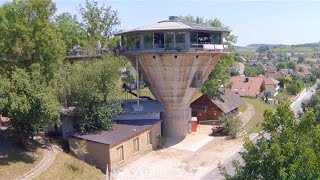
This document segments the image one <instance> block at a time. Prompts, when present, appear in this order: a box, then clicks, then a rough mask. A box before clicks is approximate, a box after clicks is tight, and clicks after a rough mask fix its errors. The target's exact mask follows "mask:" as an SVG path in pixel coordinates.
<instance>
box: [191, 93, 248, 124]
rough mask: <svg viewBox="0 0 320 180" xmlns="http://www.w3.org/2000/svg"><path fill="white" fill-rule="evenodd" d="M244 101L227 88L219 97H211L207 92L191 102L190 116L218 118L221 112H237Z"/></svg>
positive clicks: (209, 118)
mask: <svg viewBox="0 0 320 180" xmlns="http://www.w3.org/2000/svg"><path fill="white" fill-rule="evenodd" d="M243 103H244V101H243V100H242V99H241V97H240V96H239V95H238V94H236V93H234V92H232V91H230V90H228V91H226V92H225V93H224V94H221V95H220V97H217V98H215V99H214V98H211V97H209V96H208V95H207V94H204V95H202V96H200V97H199V98H198V99H196V100H195V101H193V102H192V103H191V105H190V106H191V109H192V117H197V118H198V121H212V120H218V119H219V117H220V116H221V115H223V114H228V113H232V112H237V110H238V108H239V107H240V106H241V105H242V104H243Z"/></svg>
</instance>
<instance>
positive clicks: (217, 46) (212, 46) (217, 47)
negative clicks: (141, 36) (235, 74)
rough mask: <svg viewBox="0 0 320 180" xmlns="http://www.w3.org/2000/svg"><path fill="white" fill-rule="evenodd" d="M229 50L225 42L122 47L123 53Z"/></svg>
mask: <svg viewBox="0 0 320 180" xmlns="http://www.w3.org/2000/svg"><path fill="white" fill-rule="evenodd" d="M201 51H209V52H228V51H229V47H228V45H224V44H192V45H191V47H190V48H180V47H176V48H154V49H129V50H128V49H125V47H124V46H121V47H120V52H121V53H161V52H201Z"/></svg>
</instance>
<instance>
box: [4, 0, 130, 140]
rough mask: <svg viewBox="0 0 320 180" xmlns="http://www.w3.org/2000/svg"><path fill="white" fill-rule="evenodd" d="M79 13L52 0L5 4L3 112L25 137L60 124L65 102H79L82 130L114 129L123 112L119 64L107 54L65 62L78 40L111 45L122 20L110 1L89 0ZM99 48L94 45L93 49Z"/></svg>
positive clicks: (19, 0)
mask: <svg viewBox="0 0 320 180" xmlns="http://www.w3.org/2000/svg"><path fill="white" fill-rule="evenodd" d="M79 14H80V17H81V19H80V20H79V19H78V17H77V16H76V15H72V14H69V13H62V14H58V15H56V5H55V3H54V2H53V1H52V0H13V1H12V2H7V3H5V4H3V5H2V6H0V68H1V70H2V71H1V72H0V113H1V114H4V115H5V116H8V117H9V118H10V119H11V125H12V130H13V131H14V132H15V134H16V135H18V136H20V137H24V138H28V137H30V136H32V135H33V134H34V133H36V132H39V131H42V130H43V129H44V128H45V127H47V126H49V125H52V124H59V123H60V118H59V117H60V111H61V107H62V106H74V107H76V108H75V109H76V111H77V115H78V118H79V121H76V123H75V128H76V129H77V130H79V131H81V132H83V131H91V130H103V129H109V128H110V127H111V126H112V122H111V117H113V116H114V115H116V114H117V113H119V112H120V111H121V106H120V104H119V101H118V98H119V97H120V96H121V91H120V90H119V88H118V80H119V72H118V70H119V68H120V67H121V66H122V65H123V64H124V63H123V62H124V59H123V58H119V57H114V56H107V57H105V58H104V59H101V60H96V61H94V60H93V61H92V62H90V63H83V64H81V63H79V64H78V63H75V64H68V63H67V62H66V61H63V60H64V58H65V55H66V54H67V52H68V50H70V48H72V47H73V46H75V45H80V46H82V47H87V46H92V45H93V44H94V46H97V45H98V43H99V42H101V44H102V48H103V47H104V45H106V46H109V45H110V44H113V45H114V42H116V40H115V39H113V38H111V37H110V35H111V33H113V32H114V31H115V30H116V26H117V25H119V23H120V21H119V18H118V13H117V11H115V10H113V9H112V8H111V7H110V6H105V5H102V6H100V5H99V4H98V3H97V2H94V1H88V0H87V1H86V2H85V4H84V6H80V9H79ZM96 49H97V48H96V47H95V49H94V50H96Z"/></svg>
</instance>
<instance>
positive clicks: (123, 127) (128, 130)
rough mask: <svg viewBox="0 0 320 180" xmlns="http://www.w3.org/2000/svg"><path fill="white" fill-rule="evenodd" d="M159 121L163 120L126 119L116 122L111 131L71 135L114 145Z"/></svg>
mask: <svg viewBox="0 0 320 180" xmlns="http://www.w3.org/2000/svg"><path fill="white" fill-rule="evenodd" d="M158 122H161V120H124V121H121V122H118V124H115V125H114V127H113V129H112V130H111V131H100V132H95V133H90V134H77V133H72V134H70V136H71V137H75V138H80V139H84V140H88V141H93V142H97V143H102V144H108V145H109V146H111V147H112V146H115V145H117V144H120V143H122V142H124V141H126V140H128V139H130V138H132V137H134V136H136V135H138V134H141V133H142V132H144V131H146V130H147V129H149V128H151V127H152V126H153V125H155V124H156V123H158ZM120 123H121V124H120Z"/></svg>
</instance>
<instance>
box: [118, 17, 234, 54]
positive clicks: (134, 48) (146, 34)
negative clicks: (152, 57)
mask: <svg viewBox="0 0 320 180" xmlns="http://www.w3.org/2000/svg"><path fill="white" fill-rule="evenodd" d="M227 34H229V30H228V29H224V28H215V27H212V26H209V25H206V24H196V23H190V22H187V21H184V20H182V19H180V18H179V17H176V16H171V17H169V20H165V21H160V22H158V23H156V24H153V25H149V26H145V27H141V28H137V29H133V30H129V31H124V32H120V33H118V34H116V35H118V36H121V44H120V46H121V48H120V50H121V53H123V54H141V53H172V52H183V53H186V52H201V51H204V52H208V51H217V52H224V51H227V50H228V46H227V45H224V43H223V38H224V36H225V35H227Z"/></svg>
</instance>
